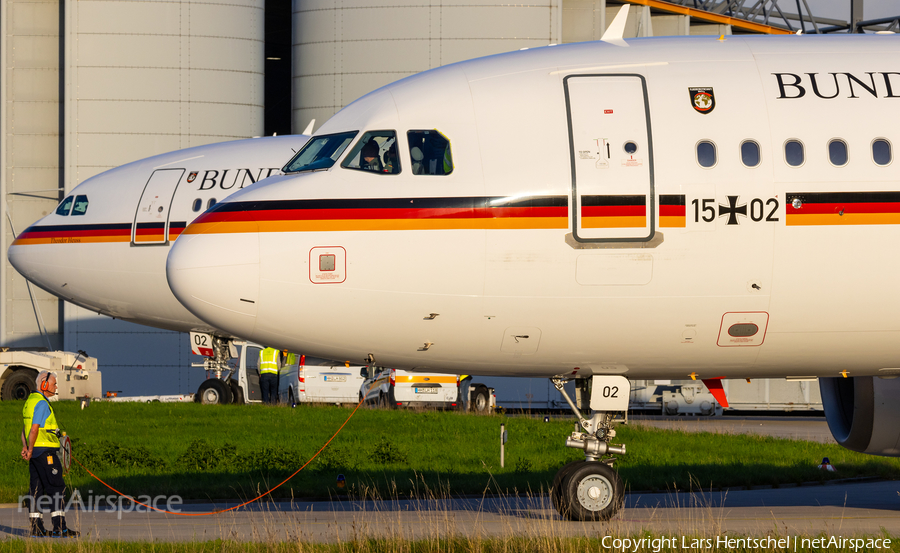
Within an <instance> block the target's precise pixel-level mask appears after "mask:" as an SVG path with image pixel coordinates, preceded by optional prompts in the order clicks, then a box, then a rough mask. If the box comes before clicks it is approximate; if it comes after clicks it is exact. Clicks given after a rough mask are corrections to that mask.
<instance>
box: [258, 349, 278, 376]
mask: <svg viewBox="0 0 900 553" xmlns="http://www.w3.org/2000/svg"><path fill="white" fill-rule="evenodd" d="M278 353H279V352H278V350H277V349H275V348H266V349H264V350H262V351H261V352H259V374H278Z"/></svg>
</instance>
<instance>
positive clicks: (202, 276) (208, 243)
mask: <svg viewBox="0 0 900 553" xmlns="http://www.w3.org/2000/svg"><path fill="white" fill-rule="evenodd" d="M251 227H252V228H251ZM243 230H244V231H245V232H240V233H216V232H215V229H212V230H211V231H209V232H204V233H202V234H199V233H192V229H191V227H190V226H189V227H188V228H187V229H186V230H185V233H184V234H182V236H181V237H179V238H178V240H176V241H175V244H173V246H172V249H171V251H170V252H169V256H168V259H167V260H166V278H167V279H168V281H169V288H170V289H171V290H172V293H173V294H175V297H176V298H178V301H180V302H181V304H182V305H184V306H185V307H186V308H187V309H188V311H190V312H191V313H193V314H194V315H196V316H197V317H198V318H200V319H201V320H203V321H205V322H207V323H208V324H210V325H212V326H213V327H215V328H217V329H220V330H224V331H226V332H228V333H231V334H234V335H236V336H241V337H243V338H252V336H253V330H254V327H255V326H256V313H257V302H258V295H259V233H258V232H257V231H258V228H256V225H255V223H249V224H247V225H245V226H244V229H243Z"/></svg>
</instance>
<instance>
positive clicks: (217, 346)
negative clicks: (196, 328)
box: [192, 335, 243, 405]
mask: <svg viewBox="0 0 900 553" xmlns="http://www.w3.org/2000/svg"><path fill="white" fill-rule="evenodd" d="M207 336H208V337H209V339H210V340H211V342H212V351H213V356H212V357H205V358H204V359H203V363H194V364H193V365H192V366H194V367H203V368H204V369H206V375H207V379H206V380H204V381H203V383H201V384H200V387H199V388H198V389H197V393H196V394H195V395H194V401H195V402H197V403H203V404H206V405H208V404H216V403H218V404H227V403H231V402H233V401H234V402H237V400H238V396H240V400H239V401H240V402H241V403H243V393H242V391H241V390H240V387H238V386H237V385H236V384H235V385H233V384H232V382H234V381H232V380H231V375H232V373H234V369H233V368H232V367H231V366H229V365H228V360H229V359H230V358H231V350H230V347H229V342H228V340H226V339H225V338H221V337H219V336H212V335H207ZM235 388H237V390H238V391H240V392H241V393H240V394H238V393H236V391H235Z"/></svg>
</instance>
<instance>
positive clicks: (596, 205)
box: [581, 195, 647, 228]
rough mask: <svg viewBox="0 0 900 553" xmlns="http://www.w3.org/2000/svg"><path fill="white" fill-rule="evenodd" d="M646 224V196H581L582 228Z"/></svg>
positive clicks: (623, 226) (642, 225) (631, 226)
mask: <svg viewBox="0 0 900 553" xmlns="http://www.w3.org/2000/svg"><path fill="white" fill-rule="evenodd" d="M644 226H647V197H646V196H637V195H615V196H612V195H610V196H582V197H581V228H640V227H644Z"/></svg>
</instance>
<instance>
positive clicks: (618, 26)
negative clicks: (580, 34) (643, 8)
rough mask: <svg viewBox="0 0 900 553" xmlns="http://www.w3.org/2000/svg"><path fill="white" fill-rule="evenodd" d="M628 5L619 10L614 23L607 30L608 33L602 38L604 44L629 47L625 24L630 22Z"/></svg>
mask: <svg viewBox="0 0 900 553" xmlns="http://www.w3.org/2000/svg"><path fill="white" fill-rule="evenodd" d="M628 6H629V5H628V4H625V5H624V6H622V7H621V8H620V9H619V13H617V14H616V17H615V19H613V22H612V23H610V25H609V27H607V28H606V32H605V33H603V36H602V37H600V40H602V41H603V42H608V43H610V44H615V45H616V46H628V43H627V42H625V23H626V22H627V21H628Z"/></svg>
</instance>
